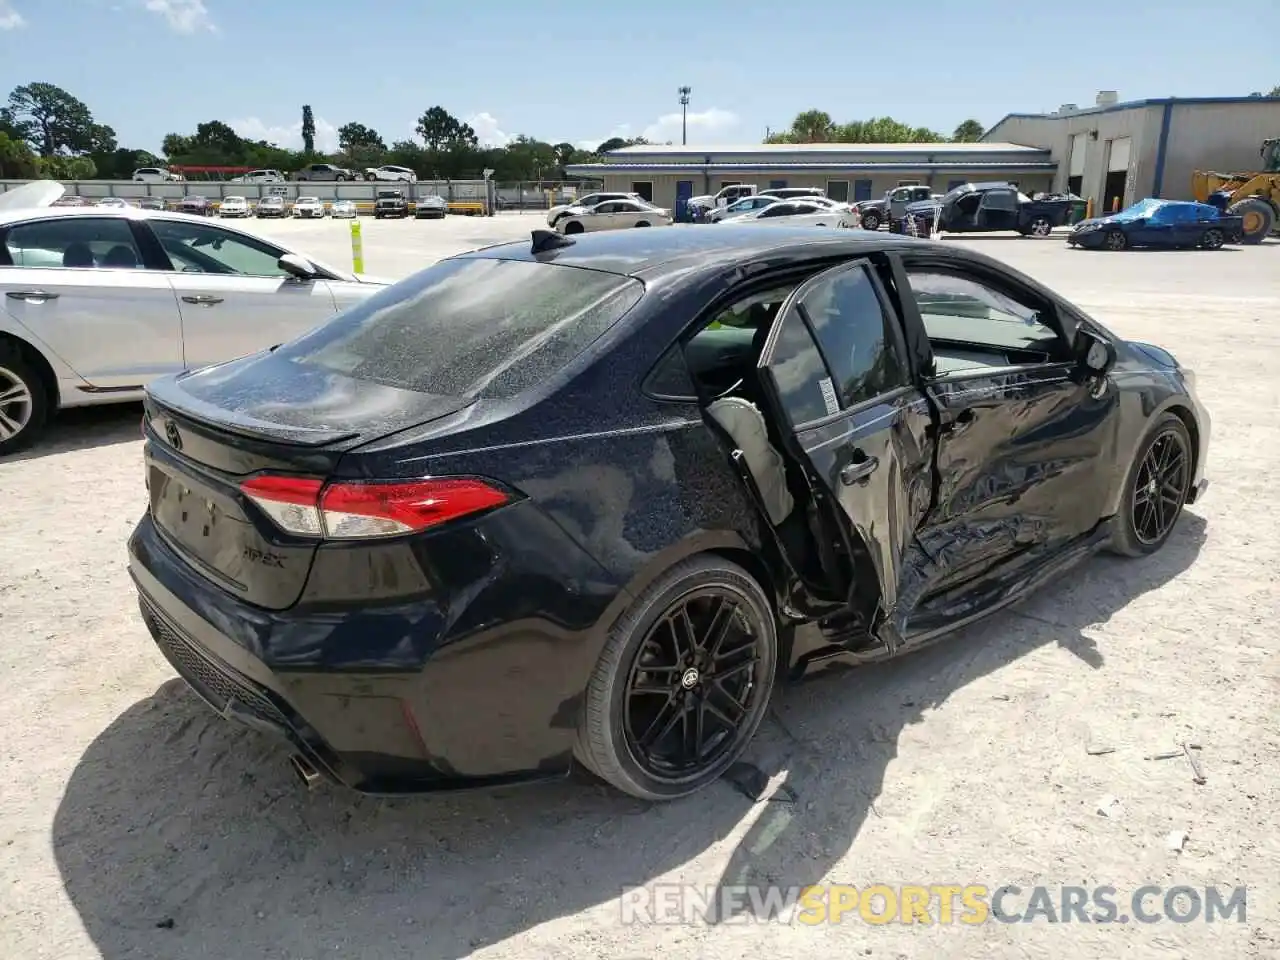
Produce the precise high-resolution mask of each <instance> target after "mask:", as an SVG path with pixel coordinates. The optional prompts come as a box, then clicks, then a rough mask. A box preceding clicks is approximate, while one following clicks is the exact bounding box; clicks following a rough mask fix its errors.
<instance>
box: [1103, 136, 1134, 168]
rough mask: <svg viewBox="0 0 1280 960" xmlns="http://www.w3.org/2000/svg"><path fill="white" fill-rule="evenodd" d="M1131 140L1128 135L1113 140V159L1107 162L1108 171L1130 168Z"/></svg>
mask: <svg viewBox="0 0 1280 960" xmlns="http://www.w3.org/2000/svg"><path fill="white" fill-rule="evenodd" d="M1130 142H1131V141H1130V140H1129V138H1128V137H1121V138H1120V139H1119V140H1112V141H1111V160H1110V162H1109V163H1108V164H1107V172H1108V173H1112V172H1115V171H1118V170H1128V169H1129V144H1130Z"/></svg>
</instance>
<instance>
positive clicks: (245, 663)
mask: <svg viewBox="0 0 1280 960" xmlns="http://www.w3.org/2000/svg"><path fill="white" fill-rule="evenodd" d="M522 506H523V505H516V506H514V507H512V508H509V509H507V510H503V511H498V512H497V513H495V514H493V515H491V516H490V518H489V521H490V522H488V523H486V524H485V525H484V529H483V530H480V529H479V526H478V525H477V528H476V529H474V530H467V531H463V533H462V534H461V535H460V536H462V535H465V536H466V537H469V538H471V539H472V540H473V541H474V543H478V544H482V545H484V546H486V547H487V546H492V547H494V548H496V549H499V550H501V551H502V555H501V556H500V557H499V558H498V562H495V563H493V564H477V570H476V577H477V579H476V580H475V581H471V582H463V583H459V584H457V586H456V593H451V594H450V595H449V596H446V597H441V598H438V599H435V600H421V601H418V602H416V603H413V604H404V605H400V606H390V607H389V606H386V605H383V606H375V605H370V604H363V603H350V604H348V605H347V609H334V607H333V606H332V605H329V606H326V607H325V608H324V609H322V610H313V611H310V612H298V611H297V609H296V608H295V610H293V611H290V610H283V611H269V610H264V609H262V608H259V607H255V606H252V605H249V604H246V603H244V602H242V601H240V600H238V599H237V598H236V597H234V596H232V595H231V594H229V593H228V592H227V591H225V590H224V589H222V588H221V587H219V586H217V585H215V584H213V583H212V582H211V581H209V580H207V579H205V578H203V577H201V576H200V575H198V574H197V573H196V572H195V571H194V570H193V569H192V568H191V567H190V566H188V565H187V563H186V562H185V561H184V560H183V559H182V558H181V557H180V556H179V555H178V554H177V553H175V552H174V550H173V549H172V548H171V547H170V546H169V545H168V543H167V541H166V540H165V539H164V537H163V536H162V535H161V534H160V532H159V530H158V529H157V527H156V526H155V524H154V522H153V521H152V519H151V517H150V515H147V516H145V517H144V518H143V519H142V520H141V521H140V522H139V524H138V526H137V528H136V529H135V530H134V533H133V535H132V536H131V537H130V540H129V572H130V575H131V576H132V578H133V580H134V583H135V585H136V587H137V590H138V598H139V605H140V607H141V611H142V616H143V620H144V622H145V623H146V626H147V629H148V630H149V631H150V633H151V635H152V638H153V639H154V641H155V642H156V645H157V646H158V647H159V648H160V650H161V652H162V653H163V654H164V656H165V658H166V659H167V660H168V661H169V663H170V664H171V665H172V666H173V668H174V670H176V671H177V672H178V674H179V675H180V676H182V678H183V679H184V680H186V682H187V683H188V685H189V686H190V687H191V688H192V690H194V691H195V692H196V693H197V694H198V695H199V696H200V697H201V698H202V699H203V700H204V701H205V702H206V703H207V704H209V706H211V707H212V708H213V709H214V710H215V711H216V712H218V713H219V714H220V715H222V716H223V717H225V718H226V719H229V720H232V721H235V722H238V723H241V724H243V725H246V726H249V727H252V728H254V729H257V730H260V731H262V732H265V733H270V734H272V735H273V736H276V737H278V738H280V739H281V740H282V741H284V742H286V743H287V744H288V745H289V746H290V747H291V748H292V749H293V750H294V751H296V752H298V753H301V754H302V755H303V756H305V757H306V758H307V759H308V760H309V761H310V763H311V765H312V766H314V767H315V768H316V770H317V771H319V772H320V773H321V774H322V775H324V776H326V777H327V778H329V779H331V780H333V781H335V782H337V783H340V784H344V785H346V786H348V787H350V788H352V789H354V790H356V791H359V792H361V793H369V794H385V795H391V794H403V793H420V792H431V791H443V790H456V789H468V788H480V787H488V786H497V785H502V784H509V783H518V782H527V781H534V780H543V779H551V778H556V777H560V776H563V775H565V774H566V773H568V771H569V770H570V769H571V767H572V762H573V741H574V736H575V730H576V726H577V704H578V702H579V699H580V697H581V693H582V690H583V689H584V688H585V686H586V682H587V678H588V677H589V675H590V671H591V669H592V667H593V666H594V663H595V659H596V656H597V655H598V651H599V648H600V642H599V640H598V637H599V631H598V630H597V628H596V625H595V619H596V618H598V617H599V615H600V613H601V612H602V610H603V609H604V606H605V604H606V603H607V601H608V599H609V598H610V596H611V595H612V594H613V593H614V592H613V591H610V592H609V593H607V594H605V593H602V594H601V595H600V596H598V597H596V598H591V597H584V596H583V594H582V593H581V586H582V583H581V580H580V579H578V575H575V577H574V579H573V580H571V581H568V582H566V583H564V585H563V587H564V589H563V596H562V597H553V596H549V595H548V594H547V592H546V591H547V590H548V588H549V587H552V584H551V583H550V582H549V581H548V578H547V576H546V570H545V567H546V560H545V558H543V559H539V558H540V557H541V556H542V554H541V548H551V549H559V550H561V551H562V552H561V553H560V559H561V560H562V561H563V562H564V563H567V564H569V565H571V566H572V565H577V566H579V567H582V568H583V571H584V572H585V568H586V562H585V555H584V557H583V558H582V559H580V560H575V559H574V558H573V557H571V556H567V555H565V554H564V553H563V544H561V543H558V542H543V543H539V541H540V540H541V539H542V537H541V536H540V534H541V533H543V532H545V531H546V530H547V528H546V525H545V523H544V522H543V521H541V520H540V516H541V515H540V514H539V513H538V511H536V510H535V509H533V508H532V507H531V506H530V509H529V510H527V511H526V510H524V509H523V508H522ZM533 544H537V545H538V549H531V546H532V545H533ZM445 549H446V550H447V551H449V552H451V553H453V554H454V555H455V556H456V555H458V554H460V553H465V552H466V549H467V548H466V546H465V545H464V544H462V543H461V542H460V541H459V542H456V543H451V544H449V545H447V546H446V547H445ZM472 552H473V553H474V547H473V548H472ZM481 567H483V569H481ZM535 567H538V568H539V569H537V570H535V569H534V568H535ZM596 569H597V571H598V568H596ZM461 572H462V567H461V566H459V569H458V571H457V572H454V573H452V574H451V576H452V577H455V578H457V577H460V576H461ZM574 581H576V582H574ZM531 585H536V591H535V592H538V593H540V596H539V597H538V598H537V599H538V606H537V607H535V608H533V609H528V603H529V598H530V590H531V589H532V588H531ZM553 592H554V588H553ZM522 607H523V609H521V608H522ZM574 619H577V620H578V621H579V622H578V623H577V624H576V629H575V625H574V624H572V620H574ZM281 761H282V762H283V761H284V757H283V756H282V758H281Z"/></svg>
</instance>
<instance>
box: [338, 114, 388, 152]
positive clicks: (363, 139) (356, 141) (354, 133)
mask: <svg viewBox="0 0 1280 960" xmlns="http://www.w3.org/2000/svg"><path fill="white" fill-rule="evenodd" d="M338 149H340V150H342V152H343V153H351V152H352V151H354V150H359V149H372V150H386V149H387V145H386V144H385V143H383V142H382V137H381V136H380V135H379V134H378V131H377V130H374V129H372V128H371V127H366V126H365V125H364V124H363V123H354V122H352V123H344V124H343V125H342V126H341V127H339V128H338Z"/></svg>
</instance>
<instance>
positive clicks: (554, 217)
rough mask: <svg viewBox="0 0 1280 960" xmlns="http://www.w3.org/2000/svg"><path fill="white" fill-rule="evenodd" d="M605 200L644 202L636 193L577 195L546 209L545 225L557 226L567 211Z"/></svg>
mask: <svg viewBox="0 0 1280 960" xmlns="http://www.w3.org/2000/svg"><path fill="white" fill-rule="evenodd" d="M606 200H639V201H640V202H641V203H644V200H643V199H641V197H640V194H638V193H588V194H587V195H586V196H585V197H579V198H578V199H577V200H575V201H573V202H572V203H560V204H556V205H555V206H554V207H552V208H551V209H550V210H548V211H547V226H548V227H558V226H559V225H560V220H561V218H563V217H565V216H567V215H568V214H569V213H571V212H572V213H578V212H580V211H582V210H586V209H587V208H589V207H594V206H595V205H596V204H599V203H604V202H605V201H606Z"/></svg>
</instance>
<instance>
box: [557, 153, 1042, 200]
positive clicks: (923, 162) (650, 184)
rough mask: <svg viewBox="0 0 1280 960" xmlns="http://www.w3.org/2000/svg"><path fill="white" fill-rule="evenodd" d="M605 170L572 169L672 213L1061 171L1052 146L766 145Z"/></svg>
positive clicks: (1031, 178)
mask: <svg viewBox="0 0 1280 960" xmlns="http://www.w3.org/2000/svg"><path fill="white" fill-rule="evenodd" d="M607 156H608V162H606V163H587V164H578V165H574V166H569V167H567V168H566V172H567V173H568V174H569V176H573V177H591V178H594V179H599V180H603V181H604V189H606V190H617V191H626V192H635V193H638V194H640V195H641V196H642V197H644V198H646V199H648V200H650V201H651V202H653V203H656V204H658V205H659V206H662V207H667V208H668V209H675V208H676V202H677V200H681V199H687V198H689V197H694V196H699V195H703V194H709V193H715V192H716V191H717V190H719V189H720V188H721V187H725V186H729V185H730V184H734V183H754V184H756V185H757V186H758V187H760V189H761V190H765V189H770V188H773V189H778V188H780V187H819V188H821V189H823V190H825V191H826V193H827V196H829V197H831V198H832V199H833V200H841V201H845V200H870V199H872V198H873V197H882V196H884V193H885V191H886V190H889V189H891V188H892V187H896V186H901V185H904V184H917V183H920V184H929V185H932V186H934V187H935V188H936V189H937V190H938V192H940V193H941V192H944V191H946V190H948V189H949V188H950V187H952V186H954V185H955V184H958V183H964V182H965V181H982V180H1013V181H1016V182H1017V183H1018V185H1019V186H1020V187H1021V188H1022V189H1023V190H1024V191H1026V192H1032V191H1036V190H1047V189H1048V188H1049V186H1050V184H1052V183H1053V180H1054V177H1055V176H1056V175H1057V172H1058V166H1057V163H1056V162H1055V161H1054V159H1053V157H1052V153H1051V151H1050V150H1049V149H1048V148H1046V147H1034V146H1021V145H1018V144H1015V143H995V142H982V143H858V144H854V143H801V144H794V143H764V144H752V145H749V146H738V147H703V146H692V145H691V146H659V145H645V146H635V147H623V148H621V149H619V150H613V151H611V152H610V153H609V154H608V155H607Z"/></svg>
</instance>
